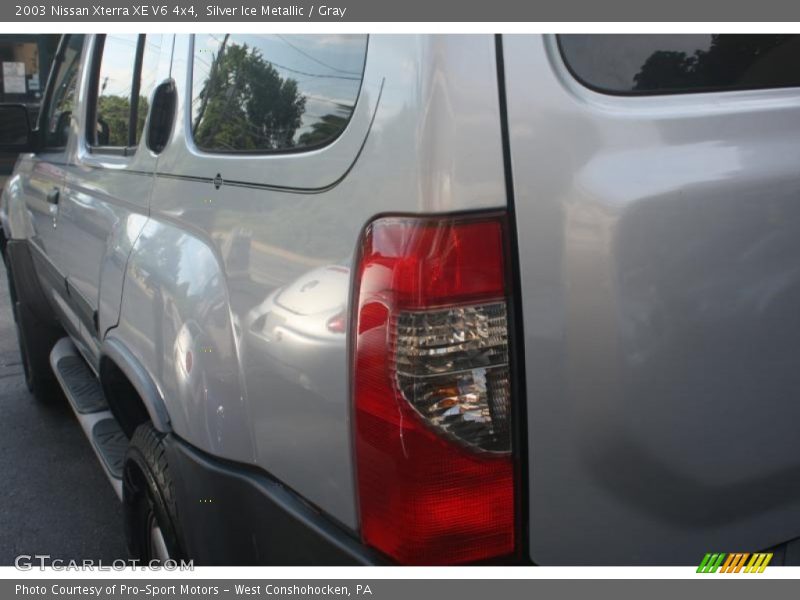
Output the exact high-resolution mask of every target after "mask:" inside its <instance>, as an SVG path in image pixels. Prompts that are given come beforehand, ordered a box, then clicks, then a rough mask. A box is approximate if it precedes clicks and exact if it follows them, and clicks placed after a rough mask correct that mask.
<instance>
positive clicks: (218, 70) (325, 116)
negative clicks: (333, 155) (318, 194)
mask: <svg viewBox="0 0 800 600" xmlns="http://www.w3.org/2000/svg"><path fill="white" fill-rule="evenodd" d="M366 52H367V36H366V35H242V34H216V35H196V36H195V38H194V52H193V59H192V105H191V132H192V137H193V139H194V143H195V145H196V146H197V147H198V148H199V149H200V150H203V151H206V152H249V153H268V152H291V151H296V150H306V149H311V148H316V147H320V146H323V145H325V144H328V143H330V142H331V141H333V140H334V139H335V138H336V137H338V136H339V134H340V133H341V132H342V131H343V130H344V129H345V127H346V126H347V123H348V122H349V121H350V117H351V115H352V114H353V110H354V109H355V104H356V100H357V98H358V94H359V90H360V88H361V80H362V76H363V73H364V63H365V60H366Z"/></svg>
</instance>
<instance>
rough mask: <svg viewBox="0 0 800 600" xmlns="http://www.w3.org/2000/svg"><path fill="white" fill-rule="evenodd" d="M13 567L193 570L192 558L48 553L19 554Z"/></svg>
mask: <svg viewBox="0 0 800 600" xmlns="http://www.w3.org/2000/svg"><path fill="white" fill-rule="evenodd" d="M14 567H16V568H17V569H18V570H20V571H30V570H31V569H39V570H40V571H44V570H45V569H47V568H50V569H53V570H54V571H124V570H125V569H130V568H133V569H142V570H144V569H157V570H164V571H194V561H193V560H188V561H187V560H182V559H181V560H173V559H171V558H170V559H167V560H164V561H161V560H151V561H149V562H146V561H141V560H138V559H135V558H128V559H121V558H120V559H117V560H114V561H112V562H110V563H109V562H103V561H102V560H92V559H88V558H87V559H83V560H62V559H59V558H51V556H50V555H49V554H33V555H31V554H20V555H19V556H17V557H16V558H15V559H14Z"/></svg>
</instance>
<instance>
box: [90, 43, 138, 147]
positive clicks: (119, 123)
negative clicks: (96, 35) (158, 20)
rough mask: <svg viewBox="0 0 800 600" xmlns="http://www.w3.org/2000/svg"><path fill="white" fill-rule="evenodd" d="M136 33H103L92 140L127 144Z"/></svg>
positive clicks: (97, 142) (102, 142)
mask: <svg viewBox="0 0 800 600" xmlns="http://www.w3.org/2000/svg"><path fill="white" fill-rule="evenodd" d="M138 43H139V36H138V35H135V34H127V35H126V34H114V35H107V36H105V42H104V43H103V55H102V58H101V59H100V70H99V72H98V75H97V104H96V109H95V111H96V118H95V127H94V140H93V143H94V144H96V145H98V146H128V145H129V141H130V137H129V135H130V134H129V131H130V130H129V127H130V120H131V98H132V95H133V75H134V66H135V65H136V52H137V47H138Z"/></svg>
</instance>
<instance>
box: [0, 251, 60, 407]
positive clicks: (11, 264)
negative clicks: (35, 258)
mask: <svg viewBox="0 0 800 600" xmlns="http://www.w3.org/2000/svg"><path fill="white" fill-rule="evenodd" d="M14 250H16V251H14ZM12 251H13V254H12ZM14 257H16V260H15V259H14ZM3 262H4V264H5V267H6V276H7V278H8V291H9V295H10V297H11V306H12V310H13V313H14V322H15V324H16V329H17V343H18V345H19V354H20V359H21V361H22V368H23V370H24V375H25V385H26V386H27V387H28V391H29V392H31V393H32V394H33V396H34V397H35V398H36V399H37V400H38V401H40V402H43V403H48V404H49V403H54V402H56V401H63V400H64V394H63V392H62V391H61V387H60V386H59V385H58V380H57V379H56V377H55V375H54V374H53V369H52V368H51V367H50V351H51V350H52V349H53V346H54V345H55V343H56V342H57V341H58V340H59V338H61V337H63V336H64V335H65V334H64V332H63V330H62V329H61V328H60V326H59V325H58V324H57V322H56V321H54V320H53V318H52V315H50V318H49V319H48V318H47V317H48V310H47V308H46V304H45V301H44V300H43V296H42V293H41V291H40V290H39V288H38V282H37V281H36V275H35V273H34V272H33V265H32V263H31V262H30V254H29V253H28V251H27V247H21V246H20V245H19V244H18V243H16V244H15V243H12V242H9V243H7V244H6V251H5V252H4V253H3Z"/></svg>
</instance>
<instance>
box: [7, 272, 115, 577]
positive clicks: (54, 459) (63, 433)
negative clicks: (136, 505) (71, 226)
mask: <svg viewBox="0 0 800 600" xmlns="http://www.w3.org/2000/svg"><path fill="white" fill-rule="evenodd" d="M20 554H31V555H33V554H49V555H51V556H52V557H53V558H61V559H64V560H69V559H75V560H78V559H84V558H87V559H88V558H93V559H96V560H97V559H102V560H103V561H104V562H111V561H112V560H114V559H117V558H125V557H127V552H126V550H125V541H124V536H123V533H122V506H121V504H120V503H119V501H118V500H117V498H116V496H115V495H114V491H113V490H112V489H111V484H110V483H108V480H107V479H106V478H105V475H104V474H103V471H102V469H101V467H100V465H99V463H98V462H97V459H96V458H95V455H94V452H93V451H92V449H91V447H90V446H89V441H88V440H87V439H86V437H85V436H84V435H83V431H82V430H81V428H80V426H79V425H78V422H77V421H76V420H75V418H74V415H73V414H72V411H71V410H70V408H69V407H68V406H67V405H66V401H64V403H63V404H58V405H55V406H43V405H41V404H39V403H37V402H36V400H34V398H33V397H32V396H31V395H30V394H29V393H28V390H27V388H26V387H25V382H24V380H23V377H22V365H21V363H20V359H19V353H18V351H17V338H16V331H15V326H14V319H13V316H12V313H11V305H10V301H9V295H8V289H7V287H6V275H5V269H3V268H2V262H0V565H10V564H13V563H14V558H15V557H16V556H18V555H20Z"/></svg>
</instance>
